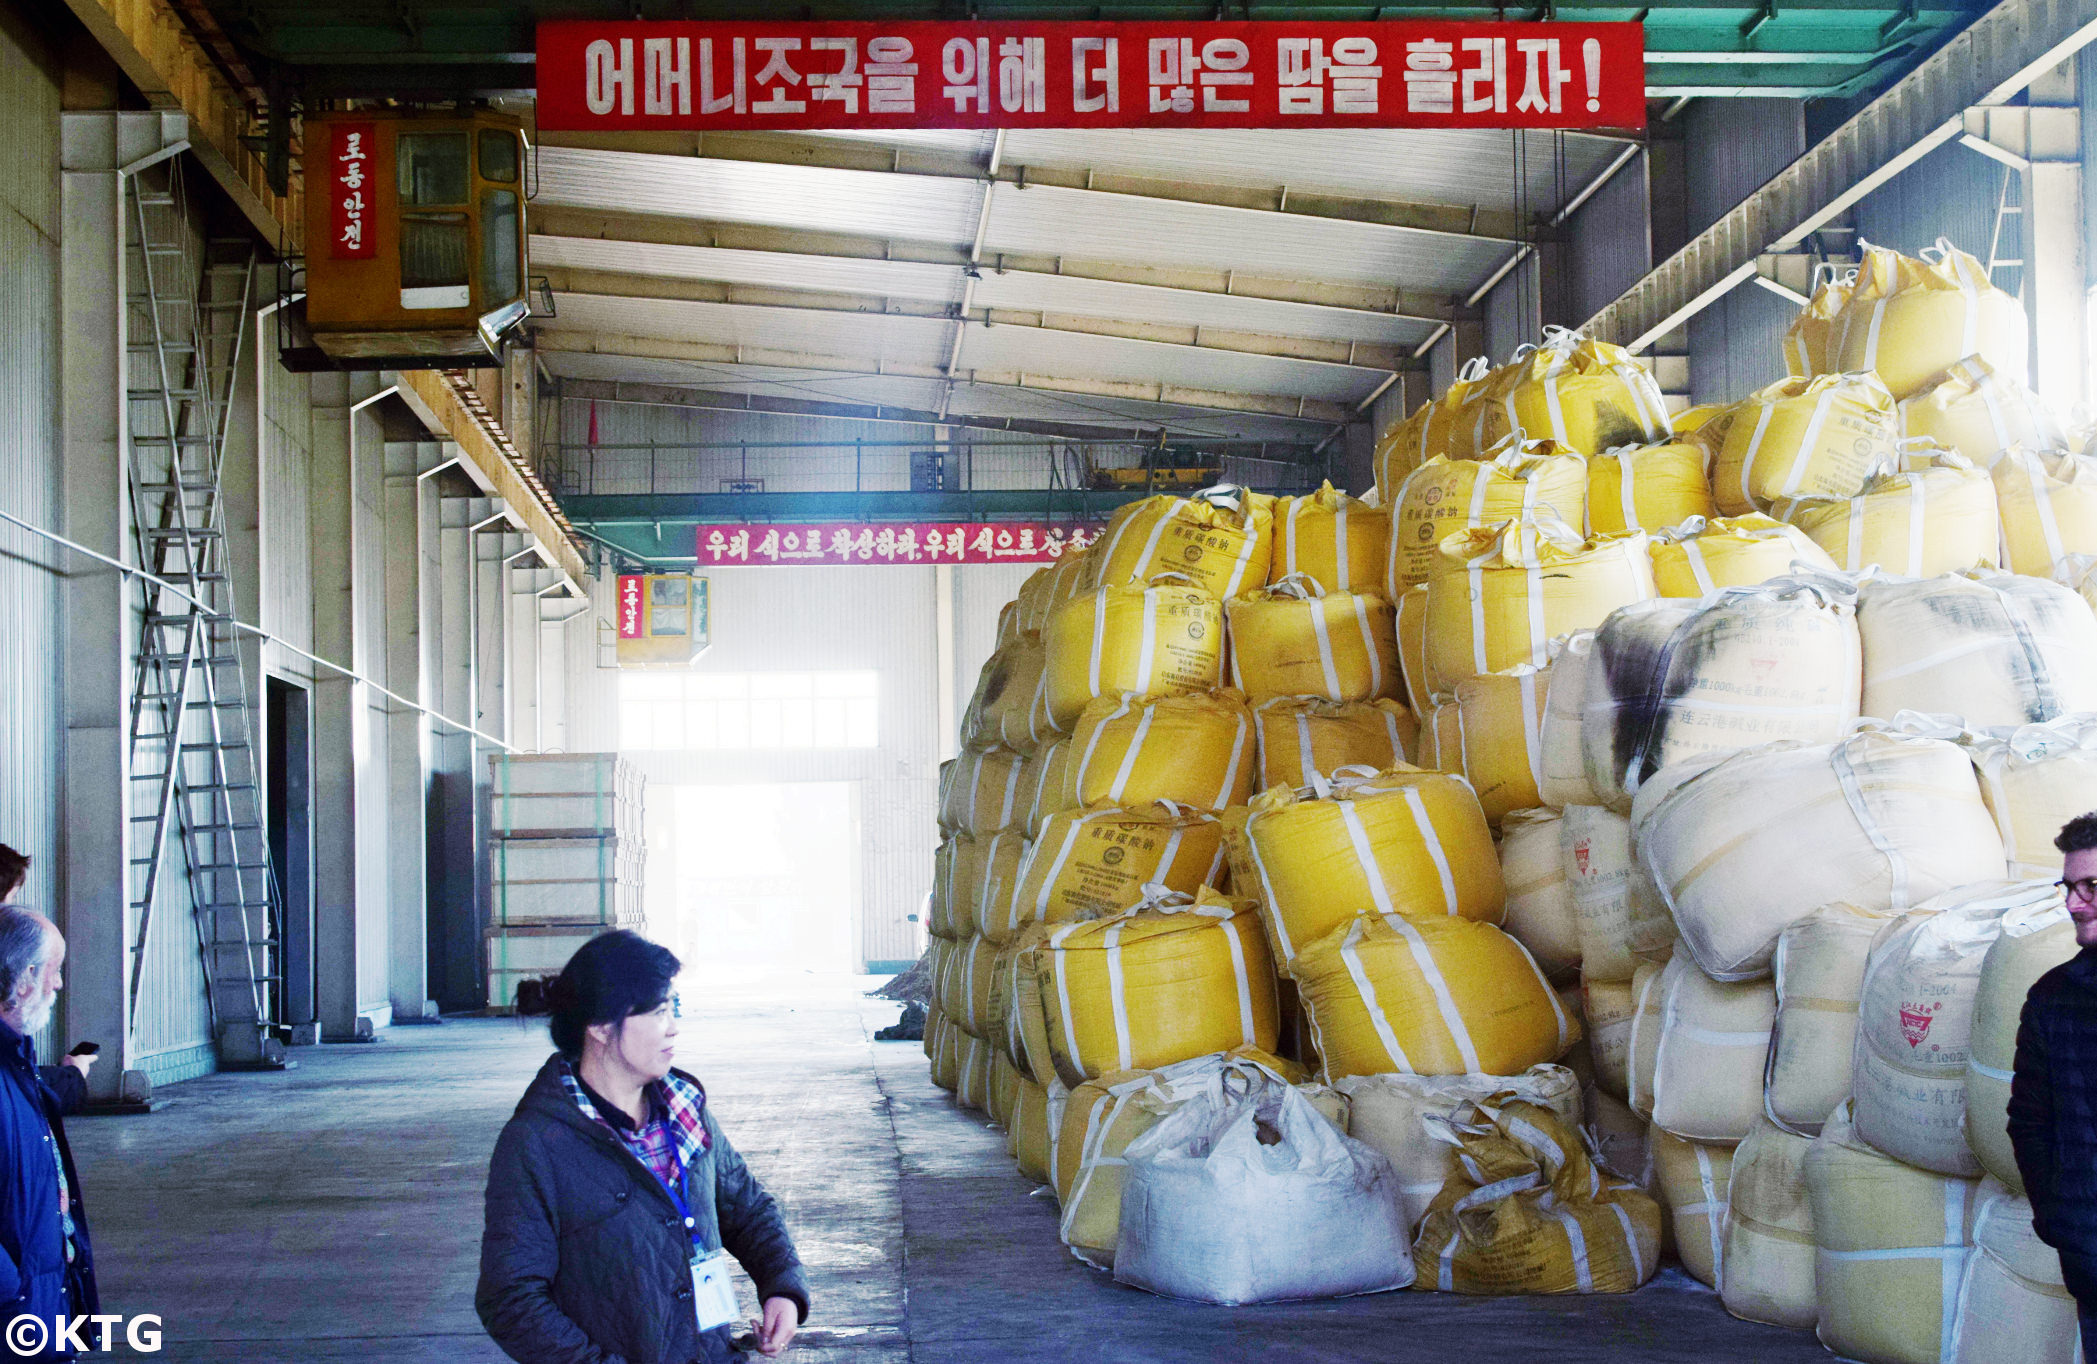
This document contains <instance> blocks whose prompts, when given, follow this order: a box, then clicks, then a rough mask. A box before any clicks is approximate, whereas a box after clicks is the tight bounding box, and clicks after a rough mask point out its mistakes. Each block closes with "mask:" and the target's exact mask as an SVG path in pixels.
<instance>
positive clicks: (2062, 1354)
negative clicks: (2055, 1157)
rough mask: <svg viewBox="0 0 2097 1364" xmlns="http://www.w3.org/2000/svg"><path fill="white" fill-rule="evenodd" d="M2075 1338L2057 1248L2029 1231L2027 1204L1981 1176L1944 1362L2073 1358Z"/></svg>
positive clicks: (2049, 1362)
mask: <svg viewBox="0 0 2097 1364" xmlns="http://www.w3.org/2000/svg"><path fill="white" fill-rule="evenodd" d="M2081 1344H2082V1341H2081V1338H2080V1335H2079V1328H2078V1324H2077V1321H2076V1313H2075V1299H2074V1298H2073V1297H2071V1296H2070V1295H2069V1293H2068V1288H2067V1285H2066V1284H2065V1283H2064V1282H2063V1279H2062V1274H2061V1256H2060V1252H2059V1251H2057V1250H2055V1249H2054V1248H2053V1247H2052V1246H2049V1245H2047V1244H2046V1243H2045V1242H2044V1241H2041V1240H2040V1239H2039V1237H2038V1233H2037V1232H2035V1231H2034V1230H2033V1229H2032V1212H2031V1204H2030V1203H2028V1202H2026V1201H2025V1200H2024V1199H2022V1198H2019V1197H2017V1196H2015V1195H2014V1194H2012V1193H2010V1192H2009V1190H2007V1189H2005V1188H2003V1187H2002V1186H2001V1185H2000V1184H1998V1183H1996V1182H1995V1181H1993V1180H1986V1179H1984V1180H1982V1181H1981V1186H1980V1213H1979V1215H1978V1216H1976V1217H1975V1218H1974V1219H1973V1253H1972V1254H1971V1255H1969V1256H1968V1257H1967V1258H1966V1273H1965V1275H1964V1277H1962V1278H1961V1279H1960V1280H1959V1311H1958V1321H1957V1324H1956V1325H1954V1326H1953V1328H1952V1335H1951V1349H1950V1351H1949V1352H1948V1353H1946V1354H1945V1356H1944V1364H2001V1361H2003V1360H2006V1359H2017V1360H2030V1361H2032V1364H2075V1361H2078V1360H2080V1358H2081V1350H2080V1347H2081Z"/></svg>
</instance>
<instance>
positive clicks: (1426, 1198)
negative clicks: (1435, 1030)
mask: <svg viewBox="0 0 2097 1364" xmlns="http://www.w3.org/2000/svg"><path fill="white" fill-rule="evenodd" d="M1334 1088H1336V1089H1338V1090H1339V1091H1340V1093H1342V1094H1344V1095H1346V1096H1347V1135H1348V1136H1350V1137H1353V1138H1354V1139H1355V1140H1356V1141H1358V1142H1361V1143H1363V1144H1364V1145H1367V1146H1371V1147H1374V1148H1375V1149H1376V1150H1378V1151H1381V1152H1382V1153H1383V1155H1384V1158H1385V1159H1386V1160H1388V1161H1390V1162H1391V1168H1393V1169H1394V1170H1396V1171H1397V1172H1398V1200H1399V1203H1400V1204H1401V1205H1402V1207H1403V1210H1404V1213H1405V1225H1406V1227H1407V1228H1408V1229H1417V1228H1418V1227H1419V1225H1420V1219H1422V1218H1423V1217H1425V1216H1427V1209H1428V1205H1430V1204H1431V1203H1433V1202H1434V1199H1435V1195H1437V1194H1439V1193H1440V1192H1441V1191H1442V1186H1443V1185H1444V1184H1446V1183H1448V1182H1449V1180H1450V1178H1451V1177H1452V1176H1454V1175H1456V1174H1457V1173H1458V1169H1457V1148H1456V1147H1454V1146H1451V1145H1450V1144H1449V1143H1448V1142H1446V1141H1443V1140H1441V1139H1440V1138H1439V1137H1438V1136H1436V1135H1435V1134H1433V1133H1431V1132H1430V1131H1429V1130H1428V1126H1427V1124H1428V1121H1429V1120H1430V1119H1447V1118H1453V1117H1455V1116H1456V1114H1457V1112H1458V1111H1459V1110H1460V1109H1462V1108H1464V1107H1465V1106H1466V1105H1468V1104H1473V1103H1484V1102H1486V1101H1487V1100H1489V1099H1491V1098H1493V1097H1494V1096H1495V1095H1511V1096H1513V1097H1515V1098H1519V1099H1522V1100H1524V1101H1526V1102H1528V1103H1532V1104H1536V1105H1537V1106H1539V1107H1542V1108H1546V1109H1549V1110H1550V1111H1551V1112H1553V1113H1555V1114H1557V1115H1558V1117H1559V1118H1560V1119H1561V1120H1562V1121H1564V1122H1565V1123H1566V1124H1567V1125H1568V1126H1569V1127H1574V1128H1578V1126H1579V1125H1580V1080H1579V1077H1577V1076H1575V1075H1574V1074H1573V1072H1572V1071H1570V1070H1567V1069H1566V1068H1565V1067H1564V1066H1554V1065H1544V1066H1531V1067H1530V1068H1529V1069H1528V1070H1526V1071H1524V1072H1522V1073H1521V1074H1520V1075H1350V1076H1348V1077H1347V1078H1346V1079H1344V1080H1341V1081H1340V1082H1339V1083H1338V1084H1337V1085H1335V1086H1334Z"/></svg>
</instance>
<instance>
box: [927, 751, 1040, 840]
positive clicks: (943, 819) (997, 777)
mask: <svg viewBox="0 0 2097 1364" xmlns="http://www.w3.org/2000/svg"><path fill="white" fill-rule="evenodd" d="M1027 761H1028V760H1027V758H1026V757H1025V756H1024V755H1023V754H1019V753H1015V752H1013V751H1012V750H1011V749H1009V748H993V749H987V750H984V751H982V752H974V751H964V752H963V753H962V754H961V756H960V757H958V758H954V759H952V760H950V761H948V762H943V763H941V764H940V765H939V827H940V829H941V830H942V831H943V832H945V833H948V834H994V833H996V832H997V831H998V830H1000V829H1009V828H1012V827H1013V826H1014V825H1017V824H1024V823H1025V822H1026V817H1027V809H1026V803H1025V801H1026V791H1027V786H1026V764H1027Z"/></svg>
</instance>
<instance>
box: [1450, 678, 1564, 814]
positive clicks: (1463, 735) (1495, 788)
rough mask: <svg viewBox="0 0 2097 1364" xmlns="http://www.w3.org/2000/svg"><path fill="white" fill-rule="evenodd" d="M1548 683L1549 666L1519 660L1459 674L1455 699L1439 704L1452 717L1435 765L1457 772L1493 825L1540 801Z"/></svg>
mask: <svg viewBox="0 0 2097 1364" xmlns="http://www.w3.org/2000/svg"><path fill="white" fill-rule="evenodd" d="M1551 685H1552V673H1551V669H1550V668H1548V667H1545V668H1532V667H1529V666H1528V665H1526V664H1525V665H1523V666H1522V667H1519V668H1513V669H1510V670H1509V671H1507V672H1504V673H1490V674H1487V675H1484V676H1480V677H1467V678H1465V679H1464V680H1463V681H1461V682H1459V683H1457V684H1456V701H1455V704H1454V705H1452V706H1445V707H1443V708H1442V709H1443V710H1447V711H1450V712H1451V713H1452V718H1453V720H1454V723H1453V725H1451V727H1450V728H1451V730H1452V731H1453V733H1452V734H1450V736H1449V737H1448V738H1447V739H1444V740H1443V741H1442V742H1440V744H1439V746H1438V748H1437V752H1436V756H1437V757H1438V758H1439V759H1440V762H1439V764H1438V765H1439V766H1440V767H1441V769H1442V770H1443V771H1445V772H1458V773H1461V774H1462V775H1463V778H1464V780H1465V781H1468V782H1469V783H1470V784H1471V789H1472V790H1473V791H1476V792H1477V793H1478V804H1479V806H1480V808H1482V809H1483V810H1484V811H1485V819H1486V823H1488V824H1490V825H1492V826H1493V827H1494V828H1496V829H1497V828H1499V827H1500V822H1501V821H1502V820H1503V819H1505V818H1507V816H1508V815H1510V814H1512V813H1513V812H1514V811H1516V810H1530V809H1534V808H1535V807H1537V806H1538V805H1541V804H1542V803H1543V796H1542V794H1541V792H1540V788H1541V787H1542V785H1543V756H1544V755H1543V739H1542V729H1543V719H1544V703H1545V700H1546V697H1547V694H1548V692H1549V689H1550V687H1551ZM1438 733H1439V730H1438Z"/></svg>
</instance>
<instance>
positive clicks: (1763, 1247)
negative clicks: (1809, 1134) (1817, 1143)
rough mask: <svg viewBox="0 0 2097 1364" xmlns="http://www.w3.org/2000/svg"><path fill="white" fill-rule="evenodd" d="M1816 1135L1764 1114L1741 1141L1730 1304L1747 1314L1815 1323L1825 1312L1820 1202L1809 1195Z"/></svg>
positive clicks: (1730, 1243) (1733, 1190) (1731, 1229)
mask: <svg viewBox="0 0 2097 1364" xmlns="http://www.w3.org/2000/svg"><path fill="white" fill-rule="evenodd" d="M1812 1149H1813V1143H1812V1142H1811V1141H1809V1140H1807V1139H1806V1138H1805V1137H1800V1136H1794V1135H1792V1134H1791V1133H1789V1132H1786V1131H1783V1130H1782V1129H1780V1128H1778V1127H1777V1126H1776V1125H1775V1124H1773V1123H1770V1122H1768V1121H1766V1120H1765V1121H1760V1122H1757V1123H1756V1124H1755V1126H1754V1127H1753V1128H1752V1129H1751V1130H1750V1131H1749V1132H1748V1134H1747V1139H1746V1140H1744V1141H1742V1142H1741V1143H1740V1145H1738V1146H1736V1147H1734V1148H1733V1176H1732V1179H1731V1180H1730V1182H1729V1183H1730V1187H1729V1188H1728V1190H1727V1194H1726V1250H1725V1257H1724V1260H1723V1263H1724V1265H1725V1268H1726V1278H1725V1283H1724V1284H1723V1285H1722V1286H1721V1287H1720V1288H1719V1295H1720V1297H1721V1298H1722V1299H1723V1300H1724V1301H1725V1304H1726V1310H1727V1311H1728V1312H1731V1313H1732V1314H1733V1315H1734V1316H1736V1317H1739V1318H1741V1319H1742V1320H1743V1321H1763V1322H1768V1323H1769V1324H1770V1325H1772V1326H1790V1327H1795V1328H1799V1329H1810V1328H1811V1327H1812V1325H1813V1323H1814V1322H1815V1321H1816V1320H1818V1319H1819V1316H1820V1304H1819V1301H1818V1299H1817V1298H1816V1297H1815V1294H1814V1288H1813V1261H1814V1258H1815V1251H1814V1248H1813V1205H1812V1203H1811V1201H1810V1200H1809V1199H1808V1198H1807V1196H1806V1153H1807V1152H1808V1151H1811V1150H1812Z"/></svg>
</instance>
